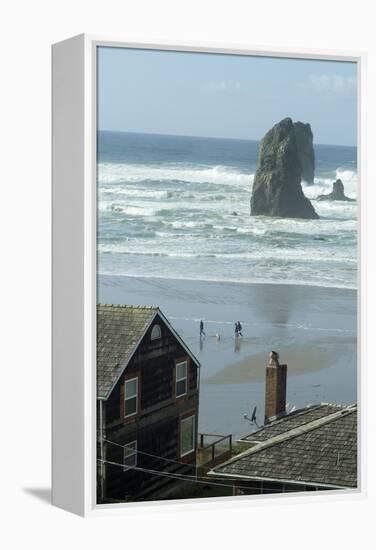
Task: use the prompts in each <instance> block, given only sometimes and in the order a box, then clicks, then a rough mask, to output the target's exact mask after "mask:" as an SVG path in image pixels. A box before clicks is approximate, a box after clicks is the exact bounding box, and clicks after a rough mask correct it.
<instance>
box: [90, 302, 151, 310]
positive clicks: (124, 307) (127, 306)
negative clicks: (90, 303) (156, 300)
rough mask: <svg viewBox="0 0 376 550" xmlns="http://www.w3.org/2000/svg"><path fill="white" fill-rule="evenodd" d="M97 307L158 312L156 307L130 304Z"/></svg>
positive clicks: (99, 305) (98, 305)
mask: <svg viewBox="0 0 376 550" xmlns="http://www.w3.org/2000/svg"><path fill="white" fill-rule="evenodd" d="M98 307H114V308H115V307H119V308H122V309H146V310H159V307H158V306H144V305H132V304H101V303H99V304H97V308H98Z"/></svg>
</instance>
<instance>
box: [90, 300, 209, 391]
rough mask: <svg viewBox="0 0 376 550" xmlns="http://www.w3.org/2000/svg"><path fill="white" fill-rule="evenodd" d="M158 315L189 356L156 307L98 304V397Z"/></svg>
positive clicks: (110, 386) (111, 385)
mask: <svg viewBox="0 0 376 550" xmlns="http://www.w3.org/2000/svg"><path fill="white" fill-rule="evenodd" d="M156 316H159V317H160V319H161V320H162V322H164V323H165V324H166V325H167V326H168V328H169V330H170V331H171V332H172V333H173V334H174V336H175V337H176V338H177V340H178V341H179V342H180V344H181V345H182V347H183V348H184V349H185V351H186V352H187V354H188V355H189V356H190V357H191V358H192V360H193V361H194V362H195V363H196V364H197V365H198V366H200V363H199V362H198V361H197V359H196V358H195V357H194V355H193V354H192V352H191V351H190V350H189V348H188V347H187V346H186V344H185V343H184V342H183V340H182V339H181V338H180V336H179V335H178V334H177V332H176V331H175V329H174V328H173V327H172V326H171V325H170V323H169V321H168V320H167V319H166V317H165V316H164V315H163V313H162V312H161V311H160V309H159V308H157V307H150V306H130V305H113V304H98V305H97V398H98V399H107V398H108V397H109V395H110V394H111V392H112V390H113V388H114V386H115V385H116V383H117V381H118V380H119V378H120V376H121V374H122V373H123V371H124V369H125V368H126V366H127V365H128V363H129V361H130V360H131V358H132V356H133V354H134V353H135V351H136V349H137V348H138V346H139V344H140V342H141V340H142V339H143V337H144V336H145V333H146V332H147V330H148V328H149V327H150V325H151V324H152V322H153V321H154V319H155V317H156Z"/></svg>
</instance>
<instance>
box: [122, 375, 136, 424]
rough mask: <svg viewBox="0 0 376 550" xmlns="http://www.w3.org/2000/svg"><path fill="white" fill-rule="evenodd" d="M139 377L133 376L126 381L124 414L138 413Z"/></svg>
mask: <svg viewBox="0 0 376 550" xmlns="http://www.w3.org/2000/svg"><path fill="white" fill-rule="evenodd" d="M137 397H138V378H131V379H130V380H126V381H125V383H124V416H133V415H134V414H137Z"/></svg>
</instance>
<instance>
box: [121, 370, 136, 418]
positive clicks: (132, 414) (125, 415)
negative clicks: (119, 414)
mask: <svg viewBox="0 0 376 550" xmlns="http://www.w3.org/2000/svg"><path fill="white" fill-rule="evenodd" d="M134 380H136V393H135V395H132V396H131V397H127V384H128V383H129V382H134ZM129 399H136V410H135V412H133V413H130V414H126V401H128V400H129ZM136 414H138V376H135V377H134V378H128V379H126V380H124V418H130V417H131V416H135V415H136Z"/></svg>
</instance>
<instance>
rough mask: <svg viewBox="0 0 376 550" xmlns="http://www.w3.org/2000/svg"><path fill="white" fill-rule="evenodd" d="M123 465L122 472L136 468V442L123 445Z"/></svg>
mask: <svg viewBox="0 0 376 550" xmlns="http://www.w3.org/2000/svg"><path fill="white" fill-rule="evenodd" d="M123 464H124V471H125V470H128V469H129V468H134V467H135V466H137V441H132V442H131V443H127V445H124V455H123Z"/></svg>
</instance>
